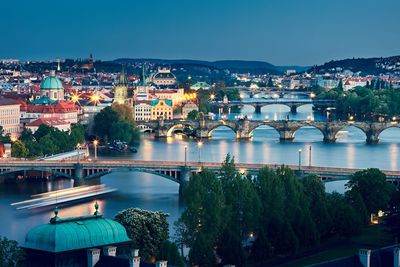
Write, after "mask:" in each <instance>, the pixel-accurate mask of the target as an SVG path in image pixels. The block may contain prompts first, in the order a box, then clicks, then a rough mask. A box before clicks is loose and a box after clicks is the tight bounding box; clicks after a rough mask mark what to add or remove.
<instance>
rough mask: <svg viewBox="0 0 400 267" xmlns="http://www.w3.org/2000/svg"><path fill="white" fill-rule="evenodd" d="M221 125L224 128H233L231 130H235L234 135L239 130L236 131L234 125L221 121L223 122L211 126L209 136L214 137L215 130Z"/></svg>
mask: <svg viewBox="0 0 400 267" xmlns="http://www.w3.org/2000/svg"><path fill="white" fill-rule="evenodd" d="M221 127H222V128H229V129H231V130H232V131H233V133H234V135H235V136H236V134H237V131H236V129H235V128H234V127H233V126H232V125H229V124H224V123H221V124H218V125H215V126H213V127H211V128H210V129H209V130H208V137H212V134H213V133H214V131H215V130H216V129H218V128H221Z"/></svg>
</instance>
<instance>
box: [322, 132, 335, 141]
mask: <svg viewBox="0 0 400 267" xmlns="http://www.w3.org/2000/svg"><path fill="white" fill-rule="evenodd" d="M324 142H325V143H335V142H336V133H335V132H326V133H324Z"/></svg>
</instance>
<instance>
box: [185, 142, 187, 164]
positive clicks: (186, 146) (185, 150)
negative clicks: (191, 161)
mask: <svg viewBox="0 0 400 267" xmlns="http://www.w3.org/2000/svg"><path fill="white" fill-rule="evenodd" d="M186 165H187V146H185V167H186Z"/></svg>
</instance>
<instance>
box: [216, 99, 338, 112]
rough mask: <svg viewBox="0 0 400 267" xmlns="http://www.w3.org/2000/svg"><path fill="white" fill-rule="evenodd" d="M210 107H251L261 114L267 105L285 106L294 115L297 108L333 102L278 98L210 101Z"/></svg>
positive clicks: (333, 102)
mask: <svg viewBox="0 0 400 267" xmlns="http://www.w3.org/2000/svg"><path fill="white" fill-rule="evenodd" d="M209 103H210V105H212V106H216V107H218V108H230V107H234V106H239V107H243V106H253V107H254V109H255V113H261V108H262V107H264V106H268V105H285V106H288V107H289V108H290V112H292V113H296V112H297V108H298V107H300V106H304V105H310V104H312V105H314V106H316V107H319V108H321V107H325V108H326V107H332V106H334V104H335V100H313V99H308V98H306V99H290V98H278V99H259V100H254V99H252V100H232V101H228V102H224V101H210V102H209Z"/></svg>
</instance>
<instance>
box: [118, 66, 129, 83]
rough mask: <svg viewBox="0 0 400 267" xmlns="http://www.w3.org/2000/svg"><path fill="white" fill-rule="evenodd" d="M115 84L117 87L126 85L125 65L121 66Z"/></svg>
mask: <svg viewBox="0 0 400 267" xmlns="http://www.w3.org/2000/svg"><path fill="white" fill-rule="evenodd" d="M117 83H118V84H119V85H126V84H127V83H128V82H127V78H126V75H125V65H122V70H121V74H120V75H119V79H118V82H117Z"/></svg>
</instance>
